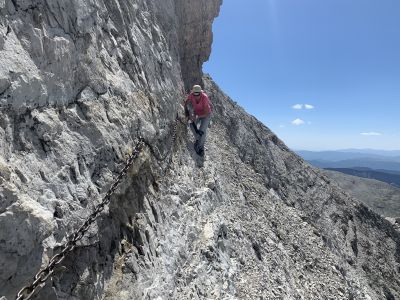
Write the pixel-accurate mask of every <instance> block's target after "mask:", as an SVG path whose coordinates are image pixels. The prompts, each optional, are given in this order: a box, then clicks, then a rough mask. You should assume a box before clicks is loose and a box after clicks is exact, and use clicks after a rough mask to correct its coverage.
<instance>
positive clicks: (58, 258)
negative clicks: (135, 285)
mask: <svg viewBox="0 0 400 300" xmlns="http://www.w3.org/2000/svg"><path fill="white" fill-rule="evenodd" d="M144 144H145V143H144V140H143V138H141V137H139V140H138V143H137V144H136V147H135V149H134V150H133V151H132V153H131V154H130V155H129V157H128V159H127V160H126V162H125V166H124V168H123V169H122V170H121V171H120V173H119V174H118V177H117V179H116V180H115V181H114V183H113V184H112V185H111V187H110V188H109V190H108V191H107V193H106V195H105V196H104V197H103V199H102V201H101V202H100V204H98V205H97V206H96V208H95V210H94V211H93V212H92V214H91V215H90V216H89V217H88V218H87V219H86V221H85V222H84V223H83V225H82V226H81V227H79V229H78V230H77V231H76V232H74V233H72V234H70V235H69V236H68V237H67V241H66V242H65V243H64V244H62V245H61V248H62V250H61V252H60V253H58V254H55V255H54V256H53V257H52V258H51V259H50V261H49V263H48V264H47V266H46V267H44V268H42V269H41V270H40V271H39V272H38V273H37V274H36V275H35V277H34V281H33V283H32V284H31V285H28V286H25V287H23V288H22V289H21V290H20V291H19V292H18V294H17V297H16V300H29V299H31V298H32V296H33V295H34V294H35V293H36V292H38V291H39V290H40V289H42V288H43V286H44V285H45V284H46V281H47V279H48V278H49V277H50V276H51V275H52V274H53V272H54V268H55V267H56V266H57V265H59V264H60V263H61V262H62V261H63V260H64V258H65V256H66V255H67V254H68V253H69V252H71V251H72V250H74V249H75V247H76V243H77V242H78V241H80V240H81V239H82V238H83V236H84V235H85V233H86V232H87V231H88V230H89V227H90V225H92V224H93V222H94V221H95V220H96V219H97V218H98V216H99V214H100V213H101V212H102V211H103V210H104V208H105V206H106V205H108V204H109V203H110V201H111V195H112V194H113V193H114V192H115V190H116V189H117V187H118V185H119V184H120V183H121V181H122V179H123V178H124V177H125V175H126V174H127V172H128V169H129V168H130V167H131V165H132V164H133V161H134V160H135V159H136V158H137V157H138V156H139V154H140V153H141V151H142V149H143V147H144Z"/></svg>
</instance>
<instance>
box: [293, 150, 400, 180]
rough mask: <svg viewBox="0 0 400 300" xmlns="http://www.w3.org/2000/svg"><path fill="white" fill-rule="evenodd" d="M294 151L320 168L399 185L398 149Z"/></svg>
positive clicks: (399, 155)
mask: <svg viewBox="0 0 400 300" xmlns="http://www.w3.org/2000/svg"><path fill="white" fill-rule="evenodd" d="M296 152H297V154H299V155H300V156H301V157H303V158H304V159H305V160H307V161H308V162H309V163H310V164H312V165H314V166H316V167H319V168H322V169H329V170H335V171H338V172H341V173H344V174H349V175H353V176H358V177H363V178H371V179H376V180H380V181H383V182H387V183H389V184H392V185H395V186H400V151H397V150H396V151H385V150H373V149H361V150H359V149H346V150H338V151H303V150H300V151H296Z"/></svg>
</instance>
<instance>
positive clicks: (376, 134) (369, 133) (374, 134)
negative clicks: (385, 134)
mask: <svg viewBox="0 0 400 300" xmlns="http://www.w3.org/2000/svg"><path fill="white" fill-rule="evenodd" d="M360 134H361V135H366V136H378V135H382V133H380V132H374V131H371V132H361V133H360Z"/></svg>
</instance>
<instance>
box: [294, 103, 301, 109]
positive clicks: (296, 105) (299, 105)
mask: <svg viewBox="0 0 400 300" xmlns="http://www.w3.org/2000/svg"><path fill="white" fill-rule="evenodd" d="M292 108H293V109H303V104H295V105H293V106H292Z"/></svg>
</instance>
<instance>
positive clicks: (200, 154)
mask: <svg viewBox="0 0 400 300" xmlns="http://www.w3.org/2000/svg"><path fill="white" fill-rule="evenodd" d="M197 154H198V155H199V156H201V157H203V156H204V149H199V151H197Z"/></svg>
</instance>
